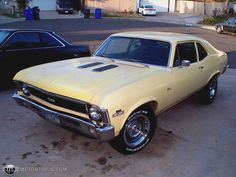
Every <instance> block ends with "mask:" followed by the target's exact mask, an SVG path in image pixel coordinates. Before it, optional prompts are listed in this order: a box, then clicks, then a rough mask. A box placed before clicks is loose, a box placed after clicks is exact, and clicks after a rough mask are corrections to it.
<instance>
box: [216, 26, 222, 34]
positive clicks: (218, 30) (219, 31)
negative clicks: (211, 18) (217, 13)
mask: <svg viewBox="0 0 236 177" xmlns="http://www.w3.org/2000/svg"><path fill="white" fill-rule="evenodd" d="M216 32H217V33H218V34H222V33H223V30H222V28H221V26H217V27H216Z"/></svg>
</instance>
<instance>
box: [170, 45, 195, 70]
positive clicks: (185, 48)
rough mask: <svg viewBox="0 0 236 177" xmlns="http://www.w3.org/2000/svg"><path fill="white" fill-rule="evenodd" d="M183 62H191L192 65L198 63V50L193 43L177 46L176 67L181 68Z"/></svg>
mask: <svg viewBox="0 0 236 177" xmlns="http://www.w3.org/2000/svg"><path fill="white" fill-rule="evenodd" d="M182 60H189V61H190V62H191V63H195V62H196V61H197V54H196V48H195V45H194V43H193V42H188V43H182V44H178V45H177V46H176V50H175V58H174V66H180V65H181V61H182Z"/></svg>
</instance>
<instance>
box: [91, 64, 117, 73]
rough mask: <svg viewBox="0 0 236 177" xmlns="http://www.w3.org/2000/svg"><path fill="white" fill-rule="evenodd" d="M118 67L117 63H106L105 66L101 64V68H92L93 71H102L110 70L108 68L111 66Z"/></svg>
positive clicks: (111, 67)
mask: <svg viewBox="0 0 236 177" xmlns="http://www.w3.org/2000/svg"><path fill="white" fill-rule="evenodd" d="M116 67H118V66H117V65H107V66H103V67H101V68H96V69H93V71H94V72H103V71H106V70H110V69H113V68H116Z"/></svg>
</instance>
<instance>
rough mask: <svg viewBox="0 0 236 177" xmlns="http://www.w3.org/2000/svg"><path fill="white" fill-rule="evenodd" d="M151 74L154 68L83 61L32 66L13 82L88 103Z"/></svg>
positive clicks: (19, 74) (91, 60)
mask: <svg viewBox="0 0 236 177" xmlns="http://www.w3.org/2000/svg"><path fill="white" fill-rule="evenodd" d="M90 64H91V65H94V66H91V65H90ZM96 64H97V65H96ZM95 65H96V66H95ZM104 66H106V67H105V68H104ZM153 71H154V68H151V67H145V66H143V65H141V64H136V63H131V62H121V61H115V62H113V61H111V60H109V59H104V58H101V57H85V58H78V59H72V60H65V61H60V62H54V63H49V64H44V65H39V66H35V67H32V68H29V69H26V70H23V71H20V72H19V73H17V75H16V76H15V77H14V80H20V81H23V82H25V83H28V84H31V85H33V86H35V87H38V88H40V89H43V90H46V91H48V92H51V93H56V94H59V95H63V96H67V97H71V98H75V99H78V100H83V101H86V102H91V100H92V99H93V97H94V96H95V95H96V98H97V97H98V95H99V94H100V95H103V96H104V93H107V94H109V93H111V92H112V91H115V90H116V89H119V88H120V87H122V86H124V85H127V84H129V83H133V82H135V81H136V80H139V79H142V78H144V77H145V76H147V75H148V74H149V73H150V72H153ZM101 99H102V98H101Z"/></svg>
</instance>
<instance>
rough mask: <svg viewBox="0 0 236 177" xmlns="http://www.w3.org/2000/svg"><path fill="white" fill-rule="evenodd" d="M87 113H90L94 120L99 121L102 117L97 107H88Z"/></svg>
mask: <svg viewBox="0 0 236 177" xmlns="http://www.w3.org/2000/svg"><path fill="white" fill-rule="evenodd" d="M89 115H90V118H91V119H92V120H95V121H101V118H102V114H101V111H100V109H99V108H97V107H95V106H92V107H91V108H90V109H89Z"/></svg>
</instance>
